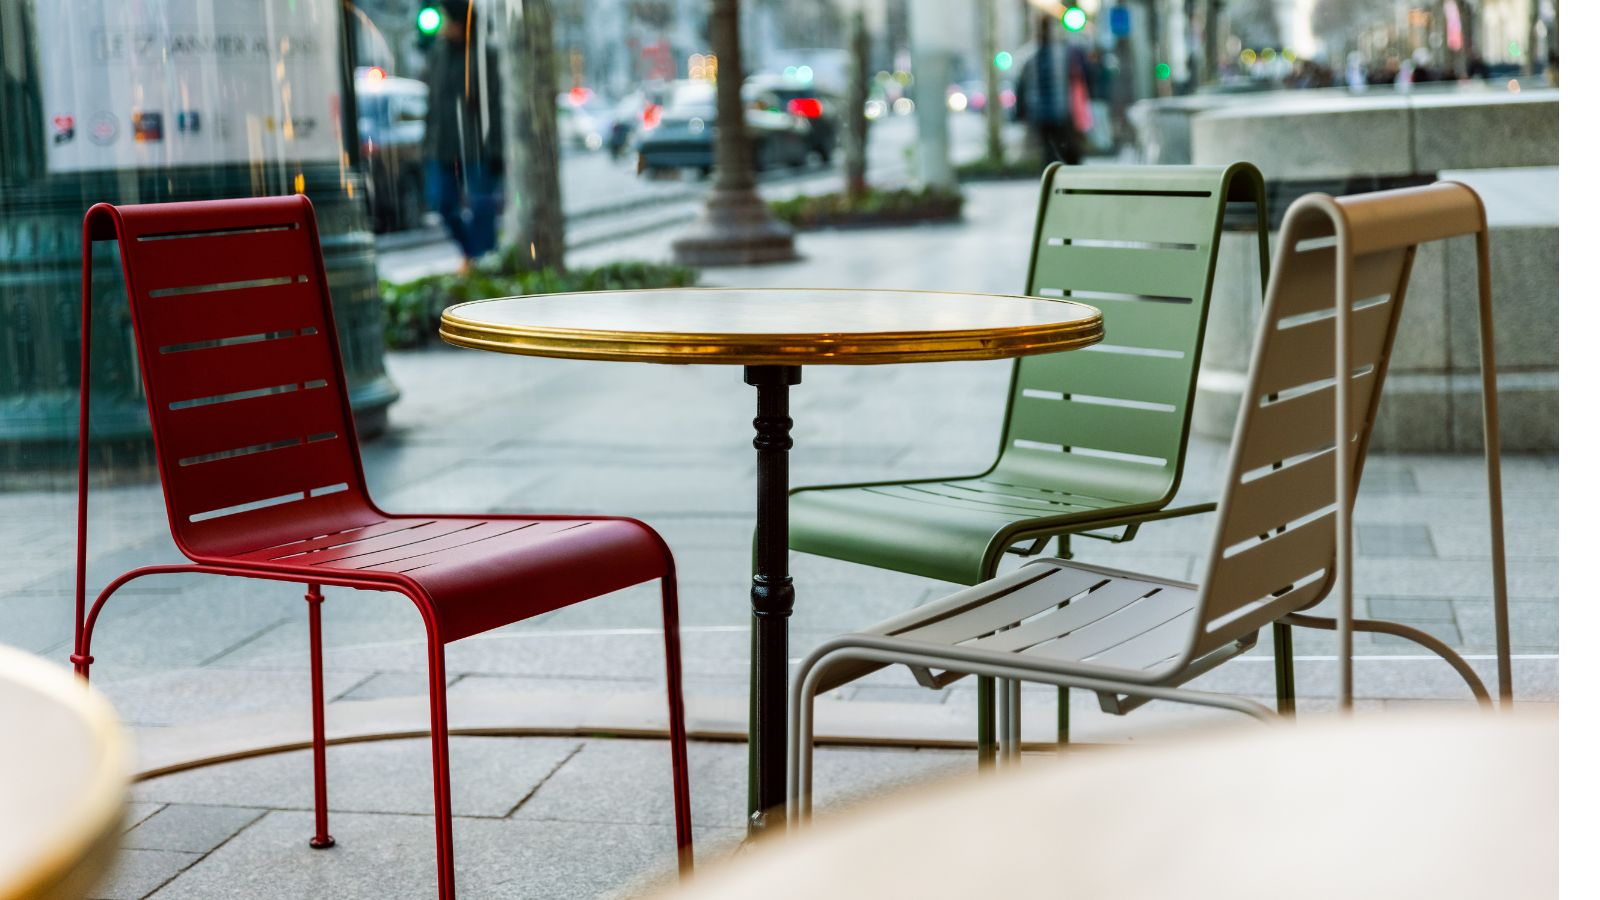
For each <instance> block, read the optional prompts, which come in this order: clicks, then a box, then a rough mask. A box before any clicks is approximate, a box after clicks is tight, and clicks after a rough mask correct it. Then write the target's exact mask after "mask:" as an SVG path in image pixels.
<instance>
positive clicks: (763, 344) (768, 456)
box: [439, 288, 1102, 832]
mask: <svg viewBox="0 0 1600 900" xmlns="http://www.w3.org/2000/svg"><path fill="white" fill-rule="evenodd" d="M439 334H440V335H441V336H442V337H443V338H444V339H445V340H446V341H449V342H450V343H452V344H457V345H459V346H462V347H472V348H475V349H479V350H492V351H496V352H499V353H516V354H522V355H527V356H556V357H564V358H568V359H598V360H613V361H620V362H651V363H717V364H722V365H738V366H743V367H744V380H745V382H746V383H747V384H750V385H752V386H754V387H755V389H756V418H755V423H754V424H755V430H756V436H755V441H754V445H755V448H756V539H755V573H754V577H753V583H752V585H751V588H750V606H751V612H752V614H753V618H754V622H753V626H752V627H753V631H754V639H753V640H752V642H751V661H750V670H751V671H750V676H751V677H750V701H751V702H750V710H751V712H750V715H751V723H750V813H751V816H750V828H751V831H752V832H757V831H760V830H762V829H765V828H774V829H781V828H782V827H783V825H784V817H783V813H782V806H783V802H784V795H785V791H786V781H785V765H786V759H785V755H786V753H787V750H788V741H787V739H786V731H787V729H788V720H787V715H786V706H787V704H788V702H789V689H788V675H789V615H790V613H791V612H792V611H793V609H794V587H793V580H792V579H791V578H790V577H789V563H788V553H789V513H788V509H789V460H788V452H789V448H790V447H791V446H793V440H792V439H791V438H790V436H789V431H790V428H791V427H793V425H794V422H793V421H792V420H791V419H790V418H789V387H790V386H791V385H795V384H799V383H800V367H801V366H802V365H876V364H884V363H918V362H947V361H955V360H974V359H1007V358H1011V357H1018V356H1029V355H1032V354H1037V353H1056V352H1060V351H1064V350H1075V349H1078V348H1080V347H1086V346H1088V345H1090V344H1093V343H1096V342H1098V341H1099V340H1100V338H1101V336H1102V330H1101V322H1100V311H1099V310H1097V309H1095V308H1094V307H1092V306H1085V305H1083V304H1080V303H1072V302H1070V301H1064V300H1048V299H1043V298H1039V297H1017V296H1010V295H993V294H959V293H949V292H942V291H873V290H853V289H846V290H739V289H723V290H717V289H706V288H691V289H669V290H647V291H596V292H590V293H572V294H543V295H535V296H530V297H504V298H500V299H495V300H479V301H474V302H471V303H461V304H457V305H456V306H452V307H450V308H449V309H447V310H445V312H444V316H443V318H442V321H441V323H440V328H439ZM930 412H932V410H930ZM774 811H776V812H774Z"/></svg>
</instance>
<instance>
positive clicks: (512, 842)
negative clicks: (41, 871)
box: [97, 737, 971, 900]
mask: <svg viewBox="0 0 1600 900" xmlns="http://www.w3.org/2000/svg"><path fill="white" fill-rule="evenodd" d="M450 750H451V762H452V766H451V768H452V770H453V771H454V772H455V773H457V777H456V778H455V779H454V781H455V785H454V787H455V797H454V802H455V810H456V817H455V848H456V872H457V878H458V885H457V887H458V890H459V892H460V894H461V896H462V897H471V898H528V897H541V898H572V900H580V898H583V900H588V898H601V897H617V896H630V895H633V894H635V893H638V892H640V891H649V890H652V889H656V888H661V887H666V886H670V885H671V884H672V883H673V866H674V860H675V856H674V851H673V846H674V844H673V835H674V828H673V814H672V794H671V774H670V772H671V769H670V761H669V755H668V749H667V744H666V742H665V741H648V740H646V741H639V740H608V739H605V738H586V739H568V738H523V739H512V738H487V737H457V738H455V739H453V740H452V741H451V746H450ZM743 751H744V746H743V745H742V744H731V743H700V742H696V743H693V744H691V745H690V764H691V773H690V779H691V785H692V788H693V791H694V821H695V841H696V858H697V860H698V861H699V862H700V863H701V864H705V863H710V862H714V861H716V860H717V859H719V858H721V857H724V856H726V855H727V854H729V853H730V852H733V851H734V850H735V849H736V848H737V847H738V845H739V842H740V841H741V840H742V838H743V836H744V829H743V819H744V813H743V805H744V782H743V775H744V757H743ZM970 769H971V763H970V759H969V757H968V756H967V755H966V754H962V753H954V752H951V751H936V750H919V751H907V750H868V749H856V750H836V749H825V750H823V751H822V752H820V753H819V754H818V757H817V775H816V778H817V782H816V783H817V788H818V795H817V812H818V818H819V821H820V820H822V819H823V818H824V817H826V816H827V815H830V814H833V813H836V812H838V811H840V810H843V809H847V808H849V807H850V806H852V805H854V804H857V803H860V802H863V801H864V800H868V799H871V798H872V797H874V796H878V795H881V794H882V793H884V792H888V791H893V790H897V789H903V788H905V787H906V786H908V785H912V784H915V783H918V782H921V781H924V780H926V779H930V778H936V777H939V776H948V775H952V774H956V773H963V772H968V771H970ZM310 771H311V759H310V754H309V753H308V752H305V751H301V752H298V753H286V754H280V755H277V756H268V757H261V758H257V759H250V760H244V761H241V762H235V763H230V764H228V765H225V766H218V767H213V768H209V769H200V770H196V771H193V772H186V773H182V774H178V775H171V776H167V777H164V778H158V779H156V780H154V781H150V782H147V783H145V784H141V785H139V786H138V787H137V788H136V789H135V802H134V803H133V805H132V808H131V810H130V814H129V818H128V825H129V831H128V832H127V836H126V838H125V839H124V847H125V850H124V852H123V856H122V858H121V861H120V867H119V869H118V870H117V871H116V873H115V874H114V875H113V876H112V878H111V879H110V881H109V883H108V884H106V885H104V886H102V888H101V889H100V891H99V893H98V895H97V896H99V897H103V898H106V900H136V898H142V897H153V898H156V900H177V898H219V897H240V898H245V897H248V898H258V897H273V898H326V897H339V898H349V900H358V898H360V900H366V898H372V900H390V898H396V897H426V896H430V895H431V894H432V892H433V884H434V880H433V879H434V872H435V870H434V852H433V819H432V799H431V797H432V795H431V793H430V790H429V781H428V777H429V774H428V773H429V761H428V746H427V741H425V740H409V741H389V742H381V743H369V744H349V745H340V746H335V747H332V748H330V749H329V752H328V784H329V804H330V817H329V818H330V825H329V831H330V833H331V834H332V835H333V837H334V840H335V841H336V842H337V843H336V845H335V846H334V847H333V848H332V849H330V850H325V851H316V850H312V849H310V848H309V847H307V846H306V841H307V840H308V839H309V838H310V836H311V824H312V822H311V818H312V817H311V779H310Z"/></svg>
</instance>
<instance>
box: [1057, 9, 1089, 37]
mask: <svg viewBox="0 0 1600 900" xmlns="http://www.w3.org/2000/svg"><path fill="white" fill-rule="evenodd" d="M1087 24H1089V14H1088V13H1086V12H1084V11H1083V8H1082V7H1078V6H1069V7H1067V11H1066V12H1064V13H1062V14H1061V27H1062V28H1065V29H1066V30H1068V31H1073V32H1077V31H1082V30H1083V26H1085V25H1087Z"/></svg>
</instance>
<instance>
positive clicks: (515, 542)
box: [196, 516, 671, 641]
mask: <svg viewBox="0 0 1600 900" xmlns="http://www.w3.org/2000/svg"><path fill="white" fill-rule="evenodd" d="M597 560H604V561H605V564H604V565H596V561H597ZM196 562H204V563H211V564H214V565H224V566H239V567H241V568H246V569H248V570H250V571H253V572H261V571H278V572H286V573H289V574H296V575H304V574H305V572H304V570H305V568H306V567H311V568H314V569H324V570H329V571H330V572H333V571H336V572H338V573H339V575H342V576H361V575H372V576H376V577H377V578H378V579H380V580H383V581H388V582H391V583H394V584H399V585H404V584H406V582H407V581H410V582H414V583H415V584H416V585H417V586H419V587H421V589H422V591H423V592H424V593H425V594H426V595H427V597H428V599H430V600H431V601H432V603H433V606H434V611H435V614H436V616H437V620H438V622H439V626H440V638H441V639H442V640H444V641H454V640H459V639H461V638H464V637H467V636H469V635H474V634H477V633H479V632H482V631H488V630H489V629H491V628H498V627H500V626H501V625H506V624H509V623H511V622H517V621H521V620H522V619H526V618H528V617H529V616H533V615H539V614H541V613H546V612H550V611H551V610H556V609H560V608H561V607H563V606H569V605H571V604H573V603H578V602H581V601H583V600H588V599H590V598H591V597H598V596H601V595H603V594H609V593H611V592H612V591H619V590H622V589H623V588H626V587H630V586H632V585H636V584H641V583H643V582H647V581H652V580H654V579H657V578H662V577H665V576H666V574H667V573H668V571H669V568H670V565H671V563H670V560H669V558H668V556H667V554H666V550H665V548H664V547H663V545H662V544H661V541H660V540H659V539H658V538H657V537H656V536H655V535H654V533H652V532H651V531H650V529H649V528H647V527H646V526H644V525H643V524H642V523H640V522H636V521H634V520H633V519H621V518H576V517H572V518H569V517H564V516H525V517H524V516H518V517H513V516H504V517H501V516H496V517H491V518H482V517H473V516H385V517H383V518H381V519H378V520H377V521H374V522H372V523H371V524H367V525H362V526H359V527H356V528H352V529H348V530H343V531H339V532H336V533H334V534H324V535H315V536H311V537H307V538H305V539H302V540H297V541H290V542H287V543H282V544H277V545H274V546H272V547H266V548H263V549H260V550H252V551H248V552H245V553H239V554H236V555H232V556H226V557H214V558H197V559H196Z"/></svg>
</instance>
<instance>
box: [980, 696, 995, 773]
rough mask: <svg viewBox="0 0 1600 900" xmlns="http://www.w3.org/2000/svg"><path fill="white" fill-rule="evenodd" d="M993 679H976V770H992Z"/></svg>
mask: <svg viewBox="0 0 1600 900" xmlns="http://www.w3.org/2000/svg"><path fill="white" fill-rule="evenodd" d="M994 757H995V738H994V679H993V678H988V677H980V678H979V679H978V768H980V769H992V768H994Z"/></svg>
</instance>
